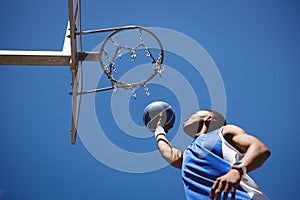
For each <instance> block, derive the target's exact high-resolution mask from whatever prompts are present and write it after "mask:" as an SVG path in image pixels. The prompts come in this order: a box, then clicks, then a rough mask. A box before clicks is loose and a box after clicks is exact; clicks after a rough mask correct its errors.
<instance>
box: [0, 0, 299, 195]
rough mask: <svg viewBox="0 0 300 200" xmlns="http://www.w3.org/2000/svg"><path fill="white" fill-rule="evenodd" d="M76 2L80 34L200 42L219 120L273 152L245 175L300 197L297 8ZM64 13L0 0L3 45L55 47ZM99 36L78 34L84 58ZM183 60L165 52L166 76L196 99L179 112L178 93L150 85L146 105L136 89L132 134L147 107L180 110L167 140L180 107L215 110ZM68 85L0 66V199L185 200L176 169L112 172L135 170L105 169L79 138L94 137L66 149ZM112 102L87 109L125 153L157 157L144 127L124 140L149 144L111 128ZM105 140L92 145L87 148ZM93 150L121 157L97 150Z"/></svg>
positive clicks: (65, 72) (47, 70)
mask: <svg viewBox="0 0 300 200" xmlns="http://www.w3.org/2000/svg"><path fill="white" fill-rule="evenodd" d="M81 4H82V13H81V14H82V28H83V30H89V29H101V28H106V27H114V26H123V25H132V24H135V25H140V26H145V27H158V28H167V29H168V30H173V31H177V32H178V33H181V34H184V35H185V36H186V37H187V38H192V39H193V40H194V41H195V42H197V43H198V44H200V45H201V46H202V47H203V48H204V49H205V51H206V52H207V53H208V55H210V57H211V59H212V60H213V61H212V63H214V64H215V66H217V69H218V71H219V74H220V77H221V80H222V83H223V86H224V88H225V93H226V118H227V121H228V122H229V123H232V124H236V125H239V126H241V127H242V128H244V129H245V130H246V131H247V132H248V133H249V134H252V135H254V136H256V137H258V138H259V139H261V140H262V141H263V142H264V143H265V144H266V145H267V146H268V147H269V148H270V150H271V152H272V155H271V157H270V158H269V160H268V161H267V162H266V163H265V164H264V165H263V166H262V167H261V168H260V169H258V170H257V171H255V172H251V173H250V175H251V176H252V178H253V179H254V180H255V181H256V182H257V183H258V185H259V186H260V187H261V188H262V190H263V191H264V192H265V193H266V194H267V195H268V196H269V197H270V199H272V200H276V199H295V197H298V196H300V190H299V189H298V185H297V179H298V177H300V173H299V169H300V158H299V156H298V155H297V150H296V148H297V147H298V140H300V136H299V131H298V127H297V126H296V125H297V124H298V123H299V122H297V117H298V113H299V111H300V106H299V102H300V95H299V86H300V81H299V65H300V56H299V52H300V37H299V36H300V23H299V22H300V21H299V19H300V12H299V11H300V4H299V2H298V1H293V0H287V1H279V0H274V1H270V0H266V1H259V0H254V1H237V0H233V1H226V2H225V1H222V2H221V1H215V0H213V1H203V0H200V1H189V0H188V1H177V0H175V1H172V2H171V1H159V0H153V1H146V2H142V1H120V0H116V1H96V0H94V1H92V0H90V1H87V0H82V3H81ZM67 9H68V6H67V0H64V1H62V0H52V1H45V0H39V1H38V0H28V1H23V0H10V1H1V2H0V19H1V20H0V25H1V26H0V27H1V33H0V35H1V37H0V49H10V50H14V49H15V50H61V48H62V45H63V39H64V35H65V29H66V24H67V20H68V13H67V12H68V11H67ZM104 38H105V36H103V35H100V36H98V35H97V36H93V37H84V40H83V47H84V50H86V51H91V50H93V48H94V47H95V46H97V45H99V44H100V43H101V42H102V41H103V39H104ZM173 42H174V44H177V43H180V42H181V41H176V40H175V41H173ZM182 46H183V45H182ZM178 49H180V45H179V48H178ZM189 50H190V52H189ZM189 50H188V51H187V52H188V53H191V52H193V53H195V55H197V53H198V52H197V49H192V48H191V49H189ZM178 51H179V50H178ZM199 53H200V52H199ZM189 62H190V61H189V60H184V57H180V55H176V53H174V52H173V53H172V52H167V53H166V57H165V63H166V65H167V66H168V67H170V68H168V69H169V72H170V71H171V72H172V70H170V69H171V68H174V69H175V70H176V71H177V72H178V73H179V74H182V75H183V76H184V77H185V80H188V82H189V83H190V84H191V86H192V88H193V90H194V91H195V93H196V97H197V100H198V102H197V103H196V104H195V103H194V102H193V103H191V104H190V105H187V104H186V103H185V102H186V101H188V100H189V98H191V96H186V98H184V97H183V96H179V94H177V93H176V92H177V90H176V89H172V83H168V84H170V85H167V84H165V83H164V84H163V86H160V85H159V84H152V85H151V84H150V85H149V89H150V92H151V95H150V97H145V95H144V93H143V91H142V90H141V91H137V94H138V97H137V100H134V99H132V98H130V97H129V98H130V99H129V101H128V102H127V108H128V110H129V113H130V116H131V118H132V122H134V123H133V125H134V126H139V127H140V128H141V126H142V120H141V119H142V112H143V109H144V107H145V106H146V105H147V104H148V103H150V102H151V101H155V100H163V101H167V102H168V103H170V104H171V105H172V106H173V107H174V109H175V111H176V119H177V120H176V122H175V127H174V129H173V130H172V131H170V133H169V135H168V137H169V138H170V140H172V139H173V138H174V137H175V135H178V134H179V135H180V134H184V133H183V131H182V128H181V122H182V121H183V119H184V118H185V117H187V114H186V111H185V110H187V109H190V108H191V107H192V109H193V110H197V109H198V108H209V107H210V106H211V101H212V100H211V99H210V92H209V86H208V85H206V84H205V81H204V79H205V77H201V76H198V77H199V78H195V77H194V75H195V73H194V72H196V71H193V68H192V67H191V63H189ZM167 74H168V70H166V72H165V76H164V75H163V79H162V80H164V78H165V79H169V80H172V77H170V76H169V77H168V76H167ZM169 74H170V73H169ZM171 74H172V73H171ZM198 75H199V74H198ZM173 78H174V77H173ZM217 78H218V77H217ZM217 78H216V79H217ZM178 80H179V79H175V80H173V83H174V85H176V86H178V87H177V88H180V87H184V86H182V85H183V84H181V83H180V81H178ZM218 80H219V78H218ZM70 82H71V74H70V72H69V68H68V67H31V66H26V67H24V66H0V91H1V101H0V110H1V112H0V119H1V120H0V200H4V199H11V200H17V199H31V200H32V199H44V200H47V199H74V200H77V199H144V200H153V199H176V200H177V199H178V200H181V199H184V191H183V186H182V183H181V175H180V171H179V170H176V169H174V168H172V167H170V166H166V167H164V168H162V169H159V170H152V171H150V172H145V173H143V172H140V173H132V172H124V171H122V170H121V171H120V169H122V167H123V166H128V165H130V164H134V165H136V166H137V168H138V167H139V164H138V163H135V162H131V163H128V162H129V161H128V162H126V158H124V159H120V162H116V163H113V164H112V165H113V167H112V166H108V163H107V162H101V161H100V160H99V159H98V158H97V156H95V155H93V154H92V153H90V152H91V148H89V147H87V145H86V143H84V142H83V138H84V134H85V135H86V134H90V133H83V132H81V133H80V134H79V135H80V137H82V139H81V138H80V137H79V138H78V140H77V143H76V145H75V146H71V145H70V128H71V97H70V96H69V95H68V93H69V92H70V91H71V86H70ZM101 84H102V83H101V82H99V85H101ZM166 85H167V86H166ZM185 89H186V88H184V90H185ZM127 92H129V91H127ZM129 93H130V92H129ZM120 94H122V92H121V90H120V91H119V90H118V92H117V93H116V94H112V92H111V91H108V92H104V93H100V94H97V95H96V98H95V100H96V102H95V106H94V107H93V108H95V110H96V112H97V117H98V121H99V123H100V124H101V127H102V128H103V131H104V132H105V134H106V136H107V137H108V138H109V139H110V140H111V141H112V143H114V144H115V146H118V147H119V148H121V149H124V150H125V151H126V152H134V153H136V154H138V155H140V154H141V153H147V152H152V151H154V150H155V148H156V147H155V141H154V138H153V137H150V136H149V133H150V132H149V131H147V130H146V129H142V128H141V129H139V130H142V131H141V133H130V134H135V135H138V134H141V137H142V135H143V136H145V138H139V137H132V136H130V135H128V133H127V134H124V133H125V131H124V130H123V129H122V127H119V126H118V125H117V124H116V123H117V122H114V117H113V116H112V113H113V112H112V110H114V111H116V110H118V109H121V108H119V107H118V104H116V103H115V101H117V100H115V99H118V101H117V103H118V102H121V100H122V99H121V100H120V98H118V95H120ZM111 99H113V100H111ZM182 99H185V100H182ZM197 104H198V105H197ZM106 105H109V106H106ZM84 108H85V109H86V107H84ZM183 113H184V114H183ZM190 114H192V113H190ZM118 117H121V118H122V113H121V114H120V115H119V116H118ZM125 117H127V116H125ZM86 120H88V119H86ZM127 125H128V124H127ZM142 132H143V133H142ZM98 134H100V133H98ZM102 142H103V141H100V140H99V141H95V144H96V145H95V146H97V147H100V146H101V145H103V143H102ZM100 150H101V148H100ZM101 153H103V155H104V157H105V155H108V156H111V157H116V158H118V155H117V154H114V153H109V152H107V151H106V150H105V149H104V150H103V149H102V150H101ZM146 158H147V157H146ZM112 160H114V159H112ZM137 160H138V159H137ZM151 162H152V163H156V162H161V161H159V160H156V159H154V160H153V161H151V160H150V163H151ZM143 167H144V166H143ZM136 171H138V170H136Z"/></svg>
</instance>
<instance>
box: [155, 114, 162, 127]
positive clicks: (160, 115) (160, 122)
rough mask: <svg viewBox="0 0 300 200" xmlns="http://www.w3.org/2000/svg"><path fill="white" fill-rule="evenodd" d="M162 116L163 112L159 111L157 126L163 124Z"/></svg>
mask: <svg viewBox="0 0 300 200" xmlns="http://www.w3.org/2000/svg"><path fill="white" fill-rule="evenodd" d="M162 116H163V112H160V113H159V119H158V122H157V124H156V127H158V126H162Z"/></svg>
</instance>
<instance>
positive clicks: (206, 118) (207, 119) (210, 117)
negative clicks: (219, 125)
mask: <svg viewBox="0 0 300 200" xmlns="http://www.w3.org/2000/svg"><path fill="white" fill-rule="evenodd" d="M212 118H213V117H212V116H211V115H208V116H206V117H205V118H204V121H205V122H210V121H211V120H212Z"/></svg>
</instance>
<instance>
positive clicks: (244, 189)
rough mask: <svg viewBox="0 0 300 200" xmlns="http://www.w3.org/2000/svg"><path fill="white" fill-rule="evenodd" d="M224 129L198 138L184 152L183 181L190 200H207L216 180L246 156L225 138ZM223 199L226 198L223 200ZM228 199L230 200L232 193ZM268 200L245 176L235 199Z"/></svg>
mask: <svg viewBox="0 0 300 200" xmlns="http://www.w3.org/2000/svg"><path fill="white" fill-rule="evenodd" d="M221 132H222V128H221V129H218V130H215V131H212V132H209V133H206V134H204V135H201V136H199V137H198V138H196V139H195V140H194V141H193V142H192V143H191V144H190V145H189V146H188V148H187V149H186V150H185V151H184V154H183V163H182V180H183V184H184V189H185V193H186V197H187V199H188V200H202V199H203V200H207V199H209V194H210V190H211V187H212V185H213V183H214V182H215V180H216V178H218V177H220V176H222V175H224V174H226V173H227V172H228V171H229V170H230V168H231V164H232V163H234V162H236V161H239V160H240V159H241V158H242V157H243V154H241V153H240V152H239V151H238V150H236V149H235V148H233V147H232V146H231V145H230V144H229V143H228V142H227V141H226V140H225V139H224V138H223V135H222V133H221ZM221 199H223V195H222V197H221ZM228 199H231V194H230V192H229V194H228ZM247 199H252V200H267V199H268V198H267V197H266V196H265V195H264V194H263V193H262V192H261V190H260V189H259V188H258V186H257V185H256V184H255V182H254V181H253V180H252V179H251V178H250V177H249V176H248V175H247V174H246V175H244V176H243V177H242V180H241V182H240V185H239V187H238V188H237V190H236V200H247Z"/></svg>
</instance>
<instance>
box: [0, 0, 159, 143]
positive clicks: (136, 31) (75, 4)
mask: <svg viewBox="0 0 300 200" xmlns="http://www.w3.org/2000/svg"><path fill="white" fill-rule="evenodd" d="M68 17H69V21H68V26H67V30H66V34H65V40H64V45H63V49H62V50H61V51H19V50H0V65H28V66H34V65H35V66H39V67H43V66H69V69H70V72H71V74H72V83H71V85H72V92H71V93H70V94H71V95H72V122H71V124H72V125H71V144H75V143H76V136H77V126H78V121H79V116H80V115H79V112H80V103H81V96H82V95H83V94H90V93H94V92H101V91H106V90H114V91H116V89H117V88H124V89H129V90H130V91H131V92H132V95H133V97H134V98H136V93H135V89H136V88H137V87H143V88H144V89H145V92H146V94H147V95H149V91H148V88H147V86H146V83H147V82H148V81H150V80H151V79H152V78H153V77H154V76H155V75H157V74H159V75H161V72H162V71H163V69H164V67H163V65H162V64H163V57H164V52H163V48H162V44H161V42H160V41H159V39H158V37H157V36H156V35H155V34H154V33H152V32H151V31H150V30H148V29H145V28H143V27H140V26H134V25H131V26H123V27H113V28H104V29H99V30H87V31H82V30H81V28H82V27H81V0H68ZM131 31H133V32H131ZM96 33H109V35H108V37H107V38H106V39H105V41H104V42H103V43H102V46H101V48H100V52H83V50H82V35H89V34H96ZM123 34H124V35H123ZM132 35H134V36H135V38H132V37H131V36H132ZM119 36H130V37H127V39H122V38H123V37H120V39H122V40H120V41H119V40H118V39H119ZM128 38H130V39H128ZM148 39H150V40H149V44H150V46H149V44H148V43H147V42H146V41H148ZM151 39H152V40H151ZM123 42H125V43H126V42H129V43H128V44H123ZM152 44H156V45H157V49H158V51H155V50H154V46H152ZM132 45H133V46H132ZM110 47H112V49H114V51H113V54H112V55H109V53H111V52H109V51H108V49H110ZM155 48H156V47H155ZM152 50H153V51H152ZM139 52H144V57H145V58H146V59H147V60H148V64H150V65H149V68H150V71H149V74H150V75H149V76H148V74H147V76H146V77H145V78H140V77H137V78H139V79H138V80H136V81H135V80H134V81H133V82H128V81H126V82H125V81H123V80H118V78H116V77H115V76H114V74H113V73H112V72H111V70H112V69H116V67H117V64H118V63H117V62H115V61H116V59H117V58H118V59H119V58H121V57H122V56H123V55H124V56H126V55H130V56H127V58H131V59H129V60H130V62H133V61H135V60H136V57H137V55H139V56H138V57H140V55H141V54H139ZM155 52H157V55H155V54H154V53H155ZM120 53H121V54H122V55H121V54H120ZM104 60H105V62H103V61H104ZM119 60H120V59H119ZM83 61H88V62H90V61H93V62H100V66H101V68H102V70H103V72H104V73H105V74H106V75H107V78H108V80H109V81H110V82H111V84H110V85H109V86H107V87H103V88H97V89H93V90H89V91H82V90H83V78H82V62H83ZM122 61H125V60H124V59H122ZM125 62H126V61H125Z"/></svg>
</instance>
